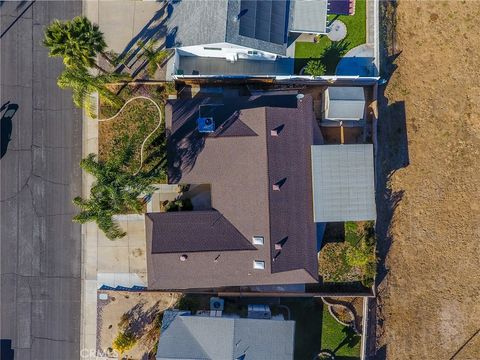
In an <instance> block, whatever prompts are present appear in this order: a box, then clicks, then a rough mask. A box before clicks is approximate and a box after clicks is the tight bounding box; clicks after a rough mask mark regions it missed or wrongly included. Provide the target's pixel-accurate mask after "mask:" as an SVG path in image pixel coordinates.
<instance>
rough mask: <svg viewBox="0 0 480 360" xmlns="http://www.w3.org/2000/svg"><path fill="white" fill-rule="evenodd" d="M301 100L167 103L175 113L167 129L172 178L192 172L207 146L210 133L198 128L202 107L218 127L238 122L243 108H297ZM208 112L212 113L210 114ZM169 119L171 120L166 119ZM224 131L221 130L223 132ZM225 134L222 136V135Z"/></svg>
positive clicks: (281, 97) (290, 97) (271, 98)
mask: <svg viewBox="0 0 480 360" xmlns="http://www.w3.org/2000/svg"><path fill="white" fill-rule="evenodd" d="M297 105H298V100H297V98H296V97H295V96H294V95H275V96H256V97H240V98H237V97H232V98H222V99H221V100H219V99H218V98H210V97H201V96H197V97H194V98H191V99H179V100H174V101H173V102H170V103H168V104H167V107H168V108H169V110H167V109H166V113H167V111H168V112H171V118H172V119H171V121H172V126H171V128H170V129H169V130H167V139H168V140H167V156H168V179H169V182H171V183H176V182H178V181H180V179H181V178H182V174H183V172H188V171H190V170H191V169H192V168H193V167H194V165H195V163H196V160H197V157H198V155H199V154H200V153H201V151H202V150H203V148H204V147H205V141H206V139H207V137H209V136H216V135H217V134H211V135H206V134H203V133H200V132H198V131H197V118H198V116H199V111H200V108H201V109H202V116H208V117H213V118H214V119H215V126H216V128H217V129H222V127H223V126H224V125H225V126H230V125H231V124H233V123H235V122H236V120H237V118H238V114H239V112H240V111H241V110H243V109H253V108H260V107H282V108H296V107H297ZM207 111H208V113H207ZM166 120H167V122H168V119H166ZM220 134H221V133H220ZM220 136H221V135H220Z"/></svg>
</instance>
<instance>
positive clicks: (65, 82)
mask: <svg viewBox="0 0 480 360" xmlns="http://www.w3.org/2000/svg"><path fill="white" fill-rule="evenodd" d="M124 79H126V76H125V75H120V74H101V75H97V76H95V75H92V74H90V73H89V72H88V70H86V69H85V68H68V69H66V70H65V71H64V72H63V73H62V74H61V75H60V76H59V77H58V80H57V84H58V86H59V87H60V88H61V89H66V88H71V89H72V92H73V94H72V98H73V103H74V104H75V105H76V106H78V107H80V108H81V107H84V108H85V110H87V112H88V113H89V114H90V115H92V109H91V104H90V101H89V96H90V95H91V94H92V93H95V92H98V94H99V95H100V96H102V97H103V99H104V101H105V102H106V103H107V104H109V105H111V106H114V107H120V106H122V103H123V102H122V100H121V99H120V98H119V97H118V96H117V95H116V94H114V93H113V92H111V91H110V90H109V89H108V88H107V84H108V83H111V82H113V81H119V80H124Z"/></svg>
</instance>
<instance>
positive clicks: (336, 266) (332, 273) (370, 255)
mask: <svg viewBox="0 0 480 360" xmlns="http://www.w3.org/2000/svg"><path fill="white" fill-rule="evenodd" d="M342 226H343V228H342ZM373 227H374V225H373V222H346V223H333V224H328V225H327V228H326V231H325V236H324V245H323V247H322V249H321V250H320V253H319V261H318V265H319V275H320V276H321V277H322V280H323V282H324V283H355V282H361V283H362V284H363V286H364V287H366V288H369V287H371V286H372V285H373V281H374V278H375V271H376V259H375V236H374V230H373V229H374V228H373Z"/></svg>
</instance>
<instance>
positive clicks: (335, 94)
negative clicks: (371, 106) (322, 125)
mask: <svg viewBox="0 0 480 360" xmlns="http://www.w3.org/2000/svg"><path fill="white" fill-rule="evenodd" d="M325 92H326V96H325V98H326V101H327V102H328V103H327V104H325V106H326V109H325V119H328V120H361V119H363V117H364V112H365V92H364V90H363V88H362V87H352V86H350V87H349V86H330V87H328V88H327V90H325Z"/></svg>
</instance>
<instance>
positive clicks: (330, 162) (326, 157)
mask: <svg viewBox="0 0 480 360" xmlns="http://www.w3.org/2000/svg"><path fill="white" fill-rule="evenodd" d="M312 184H313V204H314V220H315V222H336V221H365V220H375V219H376V209H375V186H374V166H373V145H372V144H352V145H318V146H317V145H313V146H312Z"/></svg>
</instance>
